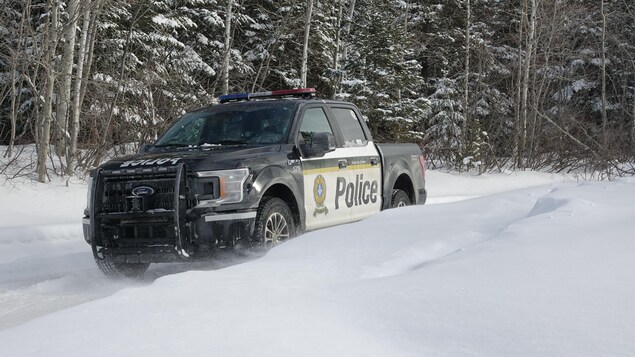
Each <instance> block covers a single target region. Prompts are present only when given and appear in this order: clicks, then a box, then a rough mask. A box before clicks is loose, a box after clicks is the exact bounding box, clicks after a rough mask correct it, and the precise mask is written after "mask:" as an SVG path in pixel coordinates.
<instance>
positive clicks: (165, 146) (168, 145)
mask: <svg viewBox="0 0 635 357" xmlns="http://www.w3.org/2000/svg"><path fill="white" fill-rule="evenodd" d="M188 146H192V145H191V144H183V143H171V144H160V145H154V147H155V148H185V147H188Z"/></svg>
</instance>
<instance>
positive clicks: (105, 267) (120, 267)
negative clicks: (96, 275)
mask: <svg viewBox="0 0 635 357" xmlns="http://www.w3.org/2000/svg"><path fill="white" fill-rule="evenodd" d="M95 263H97V266H98V267H99V270H101V271H102V273H104V274H105V275H106V276H108V277H110V278H122V277H124V278H141V277H143V275H144V274H145V272H146V271H147V270H148V267H149V266H150V264H149V263H115V262H110V261H107V260H104V259H103V258H99V257H95Z"/></svg>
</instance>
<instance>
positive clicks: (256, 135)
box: [154, 105, 295, 147]
mask: <svg viewBox="0 0 635 357" xmlns="http://www.w3.org/2000/svg"><path fill="white" fill-rule="evenodd" d="M223 109H227V110H218V111H208V112H204V111H201V112H195V113H188V114H186V115H184V116H183V117H182V118H181V119H179V121H178V122H177V123H176V124H175V125H173V126H172V127H171V128H170V129H168V131H167V132H166V133H165V134H163V136H161V137H160V138H159V140H157V142H156V143H155V145H154V146H155V147H198V146H202V147H205V146H216V145H265V144H280V143H283V142H284V141H285V139H286V138H287V136H288V133H289V129H290V127H291V122H292V120H293V114H294V112H295V108H294V106H284V105H275V106H272V105H269V106H241V105H238V106H232V107H227V108H223Z"/></svg>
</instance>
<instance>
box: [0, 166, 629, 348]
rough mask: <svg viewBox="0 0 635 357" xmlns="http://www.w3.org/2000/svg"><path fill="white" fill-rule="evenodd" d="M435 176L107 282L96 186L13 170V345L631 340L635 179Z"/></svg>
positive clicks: (3, 259) (6, 341) (4, 260)
mask: <svg viewBox="0 0 635 357" xmlns="http://www.w3.org/2000/svg"><path fill="white" fill-rule="evenodd" d="M427 187H428V189H429V192H430V197H429V204H426V205H425V206H415V207H406V208H400V209H396V210H389V211H385V212H382V213H380V214H378V215H375V216H373V217H370V218H368V219H366V220H364V221H361V222H358V223H353V224H348V225H342V226H338V227H333V228H329V229H324V230H319V231H315V232H311V233H307V234H304V235H302V236H300V237H298V238H296V239H294V240H292V241H289V242H287V243H284V244H282V245H280V246H278V247H276V248H275V249H273V250H271V251H269V252H268V253H267V254H266V255H265V256H262V257H243V258H240V259H238V258H232V257H223V258H222V259H219V260H218V261H216V262H211V263H198V264H193V265H184V264H176V265H157V266H152V267H151V269H150V271H149V272H148V273H147V274H146V277H145V278H144V279H143V280H142V281H128V280H119V281H111V280H108V279H106V278H104V277H103V276H101V273H99V272H98V271H97V268H96V267H95V266H94V263H93V262H92V256H91V253H90V249H89V246H88V245H87V244H86V243H85V242H84V241H83V238H82V236H81V226H80V218H81V214H82V211H83V206H84V201H85V191H84V190H85V186H84V184H83V183H81V182H71V183H70V184H69V186H68V187H66V186H65V185H64V184H63V182H53V183H49V184H33V183H30V182H29V181H26V180H24V181H23V182H20V181H18V182H17V183H13V184H9V183H6V182H5V183H4V184H0V195H1V196H0V197H2V199H1V200H0V209H1V210H2V212H4V214H3V215H1V216H0V244H1V245H2V247H1V249H0V345H2V355H6V356H55V355H64V356H85V355H91V356H113V355H115V356H171V355H178V356H180V355H218V356H249V355H256V356H274V355H275V356H292V355H293V356H296V355H302V356H362V355H368V356H428V355H430V356H468V355H469V356H473V355H479V356H537V355H558V356H598V355H606V356H626V355H631V354H632V351H634V350H635V339H633V338H632V336H635V307H634V306H633V303H632V301H633V299H634V298H635V284H634V283H635V262H634V261H633V259H632V257H633V254H634V253H635V240H633V239H632V235H633V232H634V231H635V220H633V212H634V210H633V208H634V206H635V205H634V204H633V198H634V197H635V178H625V179H620V180H616V181H614V182H604V181H600V182H598V181H594V182H592V181H588V182H587V181H580V182H577V181H575V180H574V178H573V177H572V176H570V175H558V174H545V173H538V172H516V173H508V174H489V175H481V176H475V175H471V174H456V173H445V172H441V171H436V170H428V172H427ZM14 210H15V212H17V213H15V214H14V213H10V214H8V212H13V211H14ZM33 222H38V224H34V223H33ZM188 269H193V270H190V271H187V270H188Z"/></svg>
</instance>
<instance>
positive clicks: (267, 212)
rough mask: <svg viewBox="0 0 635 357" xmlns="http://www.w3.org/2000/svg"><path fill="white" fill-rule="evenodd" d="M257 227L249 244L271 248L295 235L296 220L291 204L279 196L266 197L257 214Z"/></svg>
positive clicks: (252, 246)
mask: <svg viewBox="0 0 635 357" xmlns="http://www.w3.org/2000/svg"><path fill="white" fill-rule="evenodd" d="M255 228H256V229H255V230H254V235H253V237H252V239H251V242H250V244H249V246H250V247H251V248H262V249H265V250H266V249H271V248H273V247H275V246H276V245H278V244H280V243H282V242H284V241H285V240H287V239H290V238H293V237H295V221H294V220H293V214H292V212H291V209H290V208H289V206H288V205H287V204H286V202H284V201H283V200H281V199H279V198H277V197H265V198H263V200H262V202H261V203H260V207H259V208H258V214H257V215H256V227H255Z"/></svg>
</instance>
